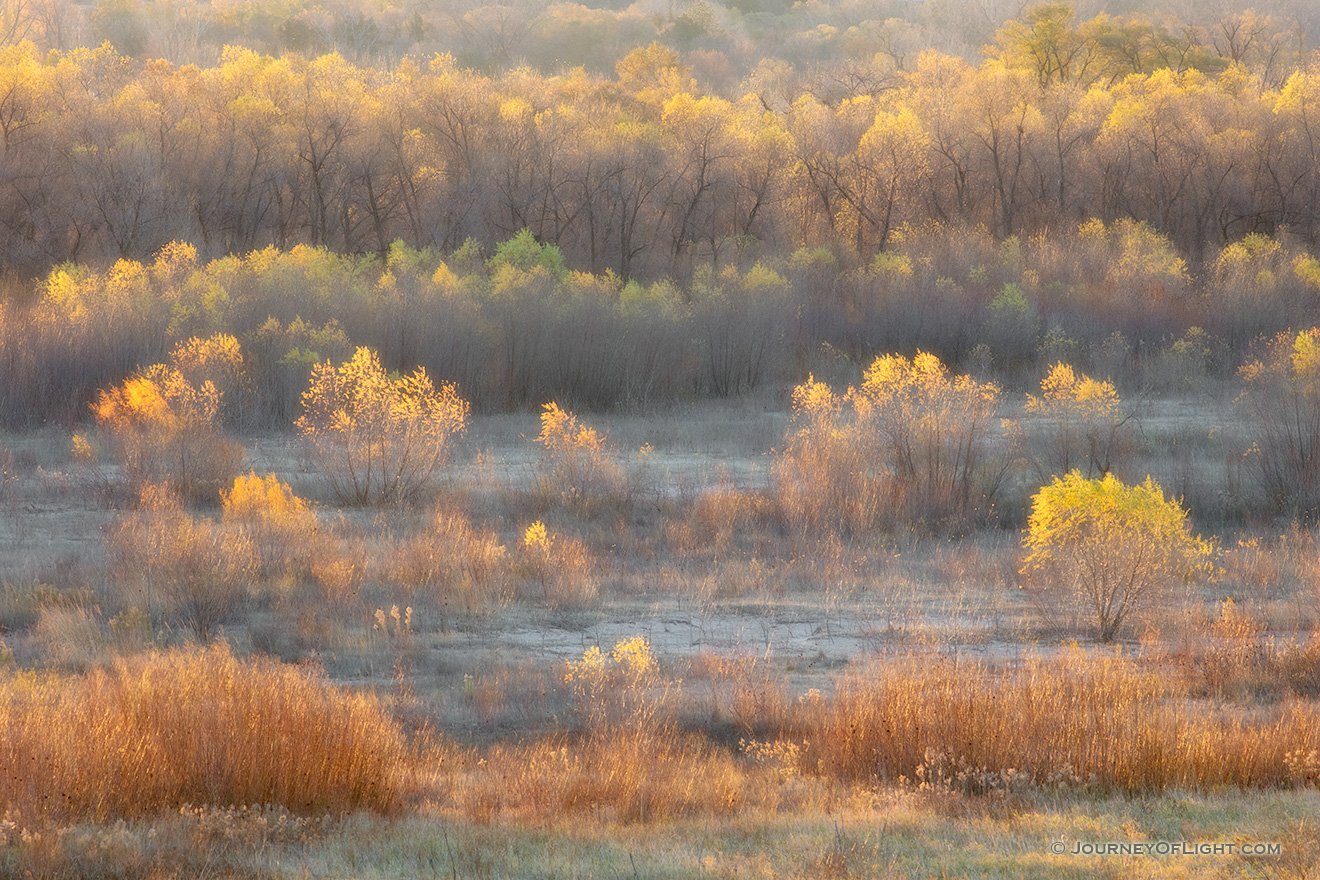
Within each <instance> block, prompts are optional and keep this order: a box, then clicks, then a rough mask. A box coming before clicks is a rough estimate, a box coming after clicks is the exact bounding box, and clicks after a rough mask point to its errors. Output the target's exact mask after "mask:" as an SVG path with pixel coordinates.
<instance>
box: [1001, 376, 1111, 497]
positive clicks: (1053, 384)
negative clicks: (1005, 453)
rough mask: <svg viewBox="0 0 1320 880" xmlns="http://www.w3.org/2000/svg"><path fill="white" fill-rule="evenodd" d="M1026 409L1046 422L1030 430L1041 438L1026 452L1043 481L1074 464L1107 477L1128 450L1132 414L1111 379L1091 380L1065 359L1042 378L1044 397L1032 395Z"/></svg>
mask: <svg viewBox="0 0 1320 880" xmlns="http://www.w3.org/2000/svg"><path fill="white" fill-rule="evenodd" d="M1026 410H1027V413H1029V414H1030V415H1033V416H1038V417H1039V418H1040V419H1041V421H1042V423H1043V424H1042V426H1041V428H1040V429H1039V430H1038V431H1030V432H1029V434H1030V435H1031V436H1032V437H1033V438H1038V441H1037V442H1036V443H1033V444H1030V445H1029V446H1028V447H1027V448H1026V449H1025V450H1024V451H1025V453H1026V455H1027V458H1028V460H1029V461H1030V462H1031V464H1032V465H1033V466H1034V468H1035V470H1036V472H1037V475H1038V476H1039V478H1040V479H1041V480H1048V479H1049V478H1050V477H1052V476H1054V475H1056V474H1066V473H1068V472H1069V471H1071V470H1073V469H1074V468H1076V469H1080V470H1082V471H1083V473H1084V474H1085V475H1086V476H1087V477H1088V478H1089V477H1102V476H1104V475H1105V474H1107V473H1109V472H1110V471H1111V470H1112V469H1113V468H1114V467H1115V465H1117V464H1118V463H1119V460H1120V457H1121V456H1122V454H1123V452H1124V451H1125V441H1126V439H1127V438H1126V434H1125V431H1124V428H1125V427H1126V426H1127V424H1128V422H1129V419H1130V414H1128V413H1125V412H1124V411H1123V409H1122V404H1121V401H1120V400H1119V397H1118V392H1117V391H1116V390H1115V389H1114V383H1113V382H1110V381H1109V380H1108V379H1105V380H1103V381H1102V380H1099V379H1092V378H1091V377H1090V376H1087V375H1084V374H1082V373H1078V372H1077V371H1076V370H1074V369H1073V368H1072V367H1071V366H1069V365H1068V364H1065V363H1063V362H1062V361H1060V362H1059V363H1057V364H1055V365H1054V366H1053V367H1051V368H1050V372H1049V375H1047V376H1046V377H1045V378H1044V379H1042V380H1041V383H1040V396H1039V397H1037V396H1035V395H1032V394H1028V395H1027V407H1026Z"/></svg>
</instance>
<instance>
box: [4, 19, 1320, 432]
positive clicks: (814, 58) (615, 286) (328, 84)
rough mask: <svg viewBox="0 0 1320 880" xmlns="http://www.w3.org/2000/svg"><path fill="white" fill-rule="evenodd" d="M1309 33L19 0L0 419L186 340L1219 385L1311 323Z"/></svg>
mask: <svg viewBox="0 0 1320 880" xmlns="http://www.w3.org/2000/svg"><path fill="white" fill-rule="evenodd" d="M1315 16H1316V13H1315V11H1314V10H1313V9H1310V8H1309V7H1306V8H1301V7H1299V8H1297V9H1294V10H1287V9H1283V8H1272V9H1271V10H1270V11H1269V12H1261V11H1256V10H1253V9H1238V8H1233V7H1224V8H1219V7H1216V8H1214V9H1211V8H1210V7H1205V6H1198V7H1196V8H1195V9H1191V8H1188V9H1178V10H1165V9H1161V10H1158V11H1156V10H1152V9H1145V10H1139V9H1130V8H1123V9H1110V10H1107V11H1101V10H1099V9H1089V8H1088V9H1083V8H1074V7H1070V6H1068V5H1065V4H1045V5H1037V6H1031V7H1029V8H1016V7H1015V8H1013V9H1011V10H1008V9H999V8H998V7H995V6H994V5H993V4H986V3H983V4H980V5H976V4H972V5H970V6H965V7H964V6H959V7H957V8H953V7H950V6H949V5H948V4H942V3H940V2H936V0H930V2H924V3H911V2H902V3H892V4H883V3H882V4H865V5H863V4H846V3H845V4H838V5H830V4H820V3H809V4H808V3H799V4H795V5H793V6H791V7H789V6H786V5H782V4H779V5H776V4H768V5H764V6H761V5H755V4H751V5H748V4H731V5H730V6H729V7H727V8H725V7H722V6H718V5H710V4H707V3H705V2H698V3H694V4H690V5H687V6H683V7H680V6H677V5H674V4H669V5H668V6H665V7H663V8H662V7H659V6H657V7H655V8H650V7H643V6H641V5H634V6H630V7H628V8H626V9H611V8H603V9H592V8H588V7H585V6H578V5H570V4H563V5H558V6H552V7H549V8H548V9H542V8H539V7H538V8H533V7H532V6H530V5H522V6H485V7H476V8H462V7H458V6H453V7H444V6H441V5H439V4H430V5H427V4H422V5H418V6H416V7H413V6H406V7H394V6H390V5H388V4H381V5H379V6H368V7H365V8H354V9H353V10H349V9H347V8H323V7H319V6H301V5H298V4H289V5H287V6H277V5H275V4H247V3H243V4H207V3H199V4H177V5H169V4H126V3H110V2H106V3H99V4H96V5H93V6H90V7H87V6H80V5H71V4H65V3H61V2H54V0H52V2H38V0H10V2H7V3H6V4H5V6H4V15H3V21H4V33H5V34H6V35H7V37H8V40H7V46H6V48H5V49H4V50H3V54H2V56H0V145H2V146H3V153H4V162H3V166H2V168H0V255H2V256H0V260H3V270H4V285H3V288H4V295H3V303H2V306H3V311H2V312H0V352H2V353H3V358H0V363H2V364H3V367H0V369H3V371H4V376H5V379H6V381H5V382H4V383H3V389H4V390H3V392H0V394H2V395H3V396H4V398H5V399H4V400H3V401H0V402H2V403H3V404H4V405H3V406H2V407H0V413H2V414H3V415H2V416H0V421H3V423H4V424H6V425H8V426H11V427H16V426H21V425H32V424H38V423H42V422H46V421H49V420H51V419H55V420H56V421H59V422H65V423H67V422H69V421H70V420H75V421H76V420H79V419H83V418H85V416H86V413H87V412H88V410H87V406H88V404H89V403H90V402H91V400H92V397H93V395H94V393H95V391H96V389H98V388H102V387H105V386H106V385H108V384H110V383H113V382H114V381H117V380H118V379H120V378H122V377H123V376H124V375H126V374H127V372H128V371H130V370H131V369H133V368H134V367H136V366H139V365H142V364H146V363H151V362H153V361H160V360H162V359H163V358H164V356H165V354H166V353H167V352H168V351H169V349H170V348H171V347H172V346H173V345H174V344H175V343H177V342H179V341H182V340H184V339H186V338H188V337H189V336H190V335H195V334H211V333H216V332H226V333H231V334H234V335H235V336H237V337H238V338H239V339H240V341H241V342H242V343H243V344H244V345H245V347H246V348H247V349H248V350H249V351H250V352H251V353H252V356H253V357H254V358H258V359H260V358H265V359H266V360H265V362H263V363H262V364H260V369H259V370H258V371H257V372H259V373H260V374H261V376H262V377H263V378H262V379H261V383H262V384H264V385H267V386H269V385H271V384H272V383H275V384H278V383H280V382H281V381H283V380H281V379H280V378H279V377H278V376H277V375H276V374H277V373H278V372H279V369H277V366H276V365H277V363H282V364H284V366H285V367H289V365H290V363H291V362H293V361H297V360H299V359H301V360H302V361H303V363H304V367H305V366H306V364H309V363H310V362H311V361H312V360H314V359H316V358H317V357H323V356H339V355H342V354H343V353H344V352H346V351H347V350H348V347H349V346H350V345H369V346H371V347H373V348H375V349H376V350H378V351H380V352H381V354H382V357H384V359H385V361H386V363H387V365H388V366H390V367H392V368H400V369H402V368H411V367H413V366H416V365H423V366H425V367H427V369H428V370H429V371H430V373H431V374H432V375H433V376H436V377H437V378H441V379H448V380H454V381H458V382H459V384H460V386H461V387H463V388H464V390H465V392H466V393H468V394H469V395H471V396H472V399H473V401H474V403H475V404H476V405H477V407H478V408H479V409H481V410H490V409H496V408H505V407H511V406H512V407H517V406H523V405H527V404H535V403H539V402H544V401H545V400H547V399H549V398H551V397H556V398H559V399H563V400H566V401H568V402H571V403H574V404H577V405H585V406H592V407H608V406H617V405H619V404H624V403H629V402H632V403H636V402H641V401H647V400H660V399H671V400H672V399H674V398H676V397H683V396H685V395H691V394H707V393H714V394H717V395H722V396H725V395H730V394H737V393H740V392H743V391H747V390H752V389H754V388H756V387H758V386H760V385H762V384H763V383H766V382H767V381H773V382H774V383H775V384H777V386H778V387H783V386H784V383H786V382H790V381H800V380H801V379H803V378H805V376H806V374H807V373H808V372H811V371H813V370H815V371H817V372H821V371H824V372H825V373H826V374H829V370H830V369H831V365H832V364H838V363H843V364H845V365H846V364H847V363H849V362H851V363H853V364H854V365H863V364H864V363H865V362H866V361H867V359H869V358H870V357H871V356H873V355H874V354H875V353H877V352H881V351H888V350H899V349H901V350H906V351H911V350H913V349H914V348H917V347H920V348H923V349H925V350H929V351H933V352H935V353H937V354H938V355H940V356H941V357H942V358H944V359H945V360H946V361H949V362H951V363H953V364H956V365H959V366H967V367H969V368H979V369H982V370H984V369H991V368H992V369H994V370H996V371H997V372H999V373H1000V374H1001V375H1004V376H1012V375H1013V374H1014V371H1015V370H1020V369H1022V368H1024V367H1030V366H1031V365H1032V364H1033V363H1034V361H1035V360H1036V358H1037V356H1038V355H1040V354H1042V353H1043V354H1044V356H1045V358H1046V359H1059V358H1062V359H1067V360H1070V361H1074V362H1077V363H1078V364H1079V365H1080V366H1085V367H1088V368H1092V369H1095V370H1097V371H1099V372H1102V373H1104V374H1107V375H1113V376H1114V377H1115V378H1116V379H1131V378H1134V377H1135V378H1137V379H1140V380H1143V381H1144V380H1147V379H1153V378H1154V374H1153V373H1152V372H1151V369H1152V368H1154V367H1156V366H1158V359H1159V358H1160V357H1161V356H1163V355H1164V354H1166V353H1168V352H1169V351H1170V350H1171V349H1170V347H1171V346H1173V345H1175V344H1177V343H1178V342H1179V340H1183V339H1184V337H1185V336H1186V334H1187V333H1189V332H1192V333H1193V336H1192V337H1189V338H1193V339H1194V340H1196V342H1195V344H1192V343H1191V342H1188V343H1187V344H1185V345H1183V348H1182V349H1180V351H1182V354H1183V355H1188V356H1191V359H1192V361H1193V362H1194V363H1192V364H1191V365H1190V367H1191V368H1192V369H1193V370H1194V371H1197V370H1199V371H1200V372H1204V371H1205V370H1210V371H1212V372H1213V371H1215V370H1218V371H1219V372H1220V374H1221V375H1223V374H1226V373H1231V371H1232V370H1233V369H1235V368H1236V366H1237V365H1238V364H1239V363H1240V362H1241V361H1243V360H1244V359H1246V356H1247V351H1246V346H1248V345H1249V344H1250V343H1251V342H1252V341H1253V340H1256V339H1259V338H1262V337H1264V336H1268V335H1270V334H1273V333H1275V332H1281V331H1283V330H1286V329H1289V328H1293V327H1297V328H1300V327H1304V326H1309V325H1310V323H1313V322H1314V320H1315V317H1316V311H1317V309H1316V305H1317V297H1320V263H1318V262H1317V261H1316V260H1315V258H1314V257H1313V256H1312V254H1313V253H1314V252H1315V250H1316V240H1317V236H1318V235H1320V214H1318V213H1317V207H1316V206H1317V205H1320V131H1317V127H1318V126H1320V123H1317V121H1316V120H1317V115H1316V114H1317V108H1318V107H1320V68H1317V67H1316V66H1315V61H1314V59H1313V56H1312V52H1313V50H1314V47H1315V43H1316V39H1317V33H1318V31H1317V24H1316V21H1315ZM953 21H956V22H957V26H956V27H954V26H953V25H952V22H953ZM103 41H104V42H103ZM758 47H767V48H766V49H765V51H764V52H762V50H761V49H759V48H758ZM320 53H326V54H320ZM547 53H551V55H553V57H550V56H549V55H547ZM555 53H557V54H555ZM171 242H186V243H187V244H175V245H171ZM497 246H498V249H497ZM116 261H118V262H116ZM1138 306H1139V308H1138ZM295 328H296V329H295ZM300 334H301V335H300ZM308 334H313V335H316V334H319V336H318V337H317V338H318V339H320V340H321V341H320V342H318V343H316V344H312V343H311V342H310V341H309V340H310V337H309V336H308ZM1197 334H1200V335H1197ZM785 343H787V344H785ZM263 352H264V353H263ZM1192 355H1194V356H1192ZM1184 359H1186V358H1184ZM280 369H283V368H280ZM1134 371H1136V372H1134ZM854 372H855V369H854ZM1120 374H1123V375H1120ZM303 379H305V375H303V376H299V377H298V381H290V382H289V383H288V384H289V387H290V388H296V387H298V386H300V385H301V382H302V380H303ZM267 397H269V395H267ZM296 404H297V399H296V394H295V396H294V397H293V398H292V400H291V401H290V399H289V398H288V395H286V396H285V398H284V399H281V400H276V399H267V400H263V401H262V402H261V405H260V406H259V407H257V408H256V409H252V408H249V410H248V416H247V418H248V419H249V422H248V424H249V425H255V424H265V425H270V426H279V425H287V424H288V423H289V421H290V419H291V417H292V416H291V415H290V411H289V410H290V407H291V406H293V407H296ZM293 415H294V416H296V413H294V414H293Z"/></svg>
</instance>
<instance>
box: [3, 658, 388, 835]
mask: <svg viewBox="0 0 1320 880" xmlns="http://www.w3.org/2000/svg"><path fill="white" fill-rule="evenodd" d="M0 731H2V732H3V734H2V735H0V766H4V767H5V768H7V769H6V772H5V773H4V774H0V814H3V813H8V814H9V815H10V816H11V817H13V818H15V819H16V820H20V821H24V822H40V821H43V820H71V819H72V820H77V819H90V820H102V821H103V820H106V819H110V818H115V817H131V816H141V815H151V814H157V813H161V812H166V811H170V810H177V809H179V808H180V807H182V806H184V805H188V804H192V805H208V806H220V807H226V806H233V807H240V806H245V805H249V804H272V805H279V806H283V807H285V808H287V809H289V810H292V811H294V812H297V813H302V814H309V815H314V814H319V813H323V812H326V811H343V810H349V809H358V808H363V809H371V810H382V811H390V810H393V809H394V808H396V807H397V806H398V802H399V791H400V785H401V779H402V777H401V772H402V770H403V767H404V758H405V747H404V743H403V739H402V735H401V734H400V732H399V730H398V728H397V727H396V726H395V725H394V723H393V722H391V721H390V720H389V718H388V717H387V716H386V715H385V714H384V713H383V712H382V710H381V708H380V706H379V705H378V703H377V702H376V700H375V698H373V697H370V696H366V695H361V694H349V693H346V692H343V691H341V690H339V689H337V688H334V687H332V686H331V685H329V684H328V683H327V682H326V681H325V679H324V678H322V677H321V676H320V675H318V674H315V673H310V672H308V671H307V670H305V669H301V668H299V669H295V668H292V667H288V666H283V665H281V664H279V663H276V662H273V661H267V660H255V661H248V662H244V661H241V660H239V659H237V658H236V657H234V655H233V654H232V653H231V651H230V650H229V648H228V647H227V646H226V645H224V644H216V645H213V646H211V647H210V648H206V649H191V650H186V651H173V652H169V653H163V654H150V655H147V656H143V657H140V658H137V659H133V660H120V661H117V662H116V663H115V664H114V665H113V666H112V667H111V668H110V669H108V670H96V671H94V672H91V673H88V674H87V675H84V676H78V677H71V678H60V677H55V676H44V675H38V674H32V673H17V674H4V675H3V676H0Z"/></svg>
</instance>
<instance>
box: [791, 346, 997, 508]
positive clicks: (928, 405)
mask: <svg viewBox="0 0 1320 880" xmlns="http://www.w3.org/2000/svg"><path fill="white" fill-rule="evenodd" d="M998 401H999V387H998V386H997V385H995V384H994V383H989V382H987V383H981V382H977V381H976V380H975V379H972V378H971V377H969V376H952V375H950V373H949V371H948V368H947V367H945V366H944V364H943V363H941V362H940V360H939V358H937V357H935V356H934V355H932V354H927V353H918V354H917V355H916V357H914V358H911V359H908V358H905V357H903V356H901V355H885V356H883V357H880V358H877V359H876V360H875V362H874V363H872V364H871V366H870V368H869V369H868V370H867V371H866V375H865V377H864V382H863V383H862V385H861V387H860V388H849V389H848V391H847V393H846V394H843V395H838V394H835V393H834V392H833V391H832V390H831V389H830V387H829V386H828V385H826V384H824V383H821V382H816V381H815V380H814V379H808V381H807V382H806V383H804V384H802V385H799V386H797V387H796V388H794V389H793V419H792V422H791V423H790V425H789V431H788V437H787V439H786V448H785V450H784V454H783V456H782V457H781V459H780V461H779V463H778V466H777V475H778V490H779V497H780V503H781V505H783V507H784V510H785V514H786V516H788V518H789V519H790V520H791V521H793V522H794V523H795V524H796V525H798V526H799V527H801V528H804V529H806V530H809V531H817V530H821V529H831V530H837V531H840V532H844V533H859V532H866V531H869V530H872V529H875V528H877V527H882V526H886V525H888V526H891V527H892V526H894V525H896V524H897V523H898V522H900V521H909V522H916V523H924V524H926V525H937V524H941V523H944V524H947V523H948V522H949V521H951V520H953V521H957V520H965V519H967V518H971V517H974V516H976V515H977V514H978V513H979V514H981V515H986V514H988V508H989V506H990V503H991V497H992V496H993V493H994V491H995V489H996V488H997V486H998V483H999V481H1000V480H1001V479H1002V477H1003V475H1004V473H1005V471H1006V465H1005V461H997V460H995V459H994V457H993V456H992V455H991V454H990V449H989V440H990V437H991V432H992V429H993V427H996V423H995V415H996V412H997V406H998Z"/></svg>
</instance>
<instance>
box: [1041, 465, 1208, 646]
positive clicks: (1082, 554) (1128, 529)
mask: <svg viewBox="0 0 1320 880" xmlns="http://www.w3.org/2000/svg"><path fill="white" fill-rule="evenodd" d="M1022 543H1023V548H1024V549H1025V550H1026V551H1027V553H1028V555H1027V558H1026V560H1025V562H1024V565H1023V568H1022V574H1023V575H1024V576H1025V577H1026V578H1027V579H1028V580H1027V583H1026V584H1025V585H1024V586H1025V588H1026V589H1028V590H1029V591H1030V592H1031V594H1032V596H1033V598H1034V599H1035V600H1036V601H1037V603H1038V605H1039V607H1041V609H1042V610H1043V611H1045V612H1046V613H1050V614H1053V613H1058V612H1060V611H1062V610H1063V609H1065V608H1067V607H1069V606H1070V605H1071V604H1074V603H1080V604H1082V605H1084V606H1085V607H1086V609H1087V610H1088V611H1089V612H1090V613H1091V614H1092V615H1093V617H1094V622H1095V627H1096V636H1097V638H1099V639H1100V641H1102V642H1112V641H1113V640H1114V639H1115V637H1116V636H1117V635H1118V632H1119V629H1120V628H1121V627H1122V626H1123V624H1124V623H1127V622H1128V621H1129V620H1130V619H1132V618H1133V616H1135V615H1137V614H1138V613H1139V612H1141V611H1143V610H1144V609H1146V608H1148V607H1150V606H1151V605H1152V604H1154V603H1156V602H1157V601H1158V600H1160V599H1162V598H1164V597H1165V596H1166V595H1168V594H1169V593H1171V592H1172V591H1173V589H1174V585H1175V584H1177V583H1180V582H1186V581H1188V580H1190V579H1192V578H1194V577H1196V576H1198V575H1204V574H1206V573H1207V572H1208V571H1209V562H1210V558H1211V555H1212V548H1211V545H1210V544H1209V543H1208V542H1206V541H1204V540H1202V539H1201V538H1200V537H1199V536H1196V535H1193V534H1192V532H1191V529H1190V527H1189V525H1188V522H1187V512H1186V511H1185V510H1183V508H1182V506H1181V505H1180V504H1178V502H1176V501H1174V500H1172V499H1166V498H1165V497H1164V491H1163V490H1162V489H1161V488H1160V487H1159V486H1158V485H1156V484H1155V483H1154V482H1152V481H1151V479H1150V477H1147V478H1146V482H1144V483H1142V484H1141V485H1137V486H1127V485H1124V484H1123V483H1122V482H1121V481H1120V480H1119V479H1118V478H1117V477H1115V476H1114V475H1112V474H1108V475H1106V476H1104V477H1102V478H1100V479H1095V480H1088V479H1087V478H1086V477H1083V476H1082V475H1081V474H1080V473H1079V472H1077V471H1073V472H1071V473H1070V474H1068V475H1067V476H1064V477H1055V478H1054V481H1053V482H1052V483H1050V485H1048V486H1044V487H1042V488H1041V490H1040V491H1039V492H1037V493H1036V495H1035V496H1034V497H1033V498H1032V510H1031V517H1030V519H1029V521H1028V524H1027V532H1026V535H1025V537H1024V538H1023V542H1022Z"/></svg>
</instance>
